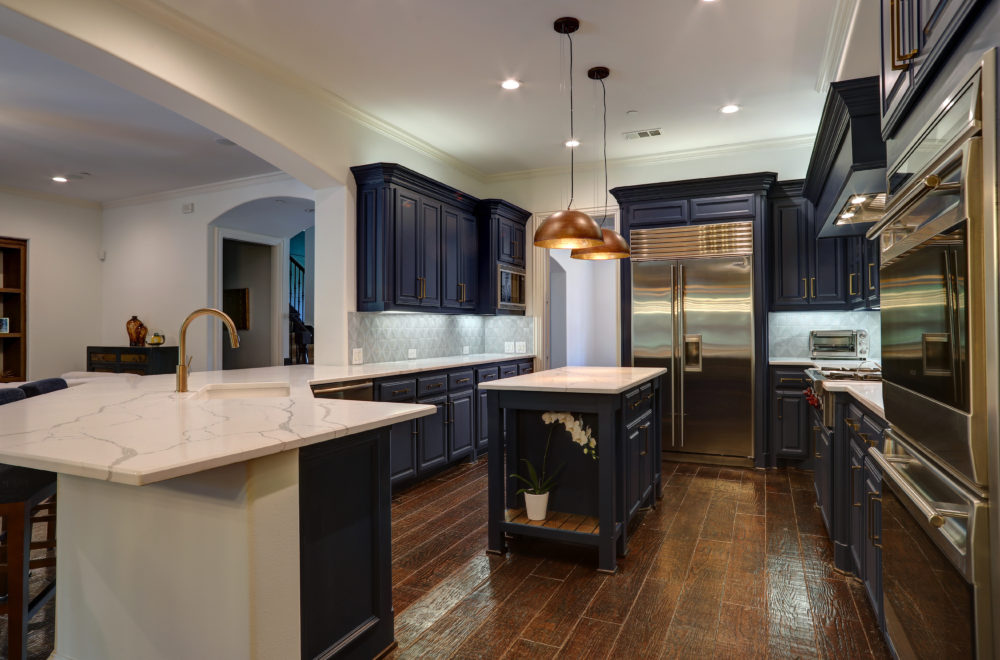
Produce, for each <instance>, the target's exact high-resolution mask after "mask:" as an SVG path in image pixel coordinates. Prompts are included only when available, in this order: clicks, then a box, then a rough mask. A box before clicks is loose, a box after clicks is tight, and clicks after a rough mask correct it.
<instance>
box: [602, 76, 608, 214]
mask: <svg viewBox="0 0 1000 660" xmlns="http://www.w3.org/2000/svg"><path fill="white" fill-rule="evenodd" d="M601 99H602V101H603V102H604V215H603V216H602V217H601V229H603V228H604V223H605V221H607V219H608V88H607V87H605V86H604V78H601Z"/></svg>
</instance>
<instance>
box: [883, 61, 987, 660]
mask: <svg viewBox="0 0 1000 660" xmlns="http://www.w3.org/2000/svg"><path fill="white" fill-rule="evenodd" d="M995 57H996V55H995V52H994V51H990V52H989V53H988V54H987V55H986V56H985V57H984V58H983V60H982V61H981V62H980V66H979V67H978V68H977V69H976V70H975V71H974V72H972V74H971V75H970V76H969V77H968V78H967V79H966V80H965V82H964V83H963V85H962V86H961V87H960V88H959V89H957V90H956V91H955V93H954V94H952V95H951V96H950V97H949V101H948V103H947V104H946V105H945V106H944V107H943V108H942V109H941V110H940V112H939V113H938V114H937V115H936V116H935V117H934V118H933V120H932V121H931V122H929V123H928V124H927V125H926V126H925V128H924V129H923V131H921V133H920V134H919V135H918V137H917V139H916V140H915V141H914V142H913V143H912V144H911V145H910V147H909V149H908V150H907V151H905V152H904V154H903V156H902V157H901V158H900V159H899V160H898V161H897V162H896V163H895V164H894V165H893V167H892V168H890V170H889V171H888V174H887V178H888V186H889V189H888V192H889V202H888V205H887V210H886V214H885V216H884V218H883V220H882V221H881V222H879V223H878V224H877V225H875V226H874V227H873V228H872V230H871V231H870V232H869V234H868V236H869V238H873V237H876V236H877V237H878V240H879V241H880V249H881V257H882V265H881V306H882V310H881V316H882V376H883V397H884V402H885V412H886V418H887V420H888V422H889V425H890V428H889V429H888V430H887V431H886V440H885V448H884V450H883V452H879V451H877V450H876V449H872V450H871V454H872V456H873V458H875V460H876V461H877V462H878V463H879V465H880V466H881V468H882V472H883V488H882V498H881V519H882V533H881V538H880V543H881V547H882V561H883V573H882V579H883V589H884V600H883V604H884V612H885V624H886V631H887V633H888V637H889V640H890V643H891V644H892V646H893V649H894V650H895V652H896V654H897V655H898V656H899V657H901V658H965V657H974V656H978V657H982V658H986V657H993V655H994V650H993V649H994V646H993V645H994V640H993V631H992V628H993V617H992V611H991V602H992V598H991V597H992V596H993V594H992V591H991V590H992V588H993V585H992V581H991V579H990V576H991V574H992V572H994V571H995V569H994V568H993V567H992V566H991V561H992V560H991V556H990V554H991V553H990V526H991V525H990V520H989V507H988V503H989V499H990V489H991V475H990V467H991V466H990V461H991V459H990V457H991V452H993V453H992V456H993V457H994V459H993V460H994V461H995V460H996V458H995V457H996V447H997V410H996V408H997V399H998V395H1000V388H998V387H997V377H998V373H997V372H998V362H997V341H998V336H997V320H996V315H997V310H996V308H997V285H996V282H997V277H998V271H997V263H996V262H997V236H996V199H995V196H996V151H995V145H996V133H995V124H996V121H995V118H996V107H995V99H996V89H995V81H996V66H995ZM994 470H995V466H994ZM992 487H994V488H995V487H996V483H995V481H994V483H993V484H992ZM998 577H1000V575H998Z"/></svg>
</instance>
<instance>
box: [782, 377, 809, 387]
mask: <svg viewBox="0 0 1000 660" xmlns="http://www.w3.org/2000/svg"><path fill="white" fill-rule="evenodd" d="M780 382H782V383H798V384H799V385H803V384H804V383H803V382H802V379H801V378H786V377H782V378H781V380H780Z"/></svg>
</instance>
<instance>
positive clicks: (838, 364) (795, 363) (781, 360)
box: [767, 357, 882, 369]
mask: <svg viewBox="0 0 1000 660" xmlns="http://www.w3.org/2000/svg"><path fill="white" fill-rule="evenodd" d="M767 363H768V364H769V365H771V366H772V367H816V368H821V367H830V368H833V369H839V368H843V367H848V368H851V367H860V366H861V365H862V364H864V363H868V364H867V365H866V366H872V364H874V365H877V366H879V367H881V366H882V365H881V362H879V361H878V360H862V359H860V358H855V359H853V360H847V359H844V360H817V359H814V358H808V357H773V358H768V361H767Z"/></svg>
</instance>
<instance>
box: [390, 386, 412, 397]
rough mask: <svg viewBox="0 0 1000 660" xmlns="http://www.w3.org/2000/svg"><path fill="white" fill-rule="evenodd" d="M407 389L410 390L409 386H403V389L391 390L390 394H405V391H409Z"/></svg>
mask: <svg viewBox="0 0 1000 660" xmlns="http://www.w3.org/2000/svg"><path fill="white" fill-rule="evenodd" d="M409 391H410V388H409V387H404V388H403V389H401V390H393V391H392V396H396V395H397V394H406V393H407V392H409Z"/></svg>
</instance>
